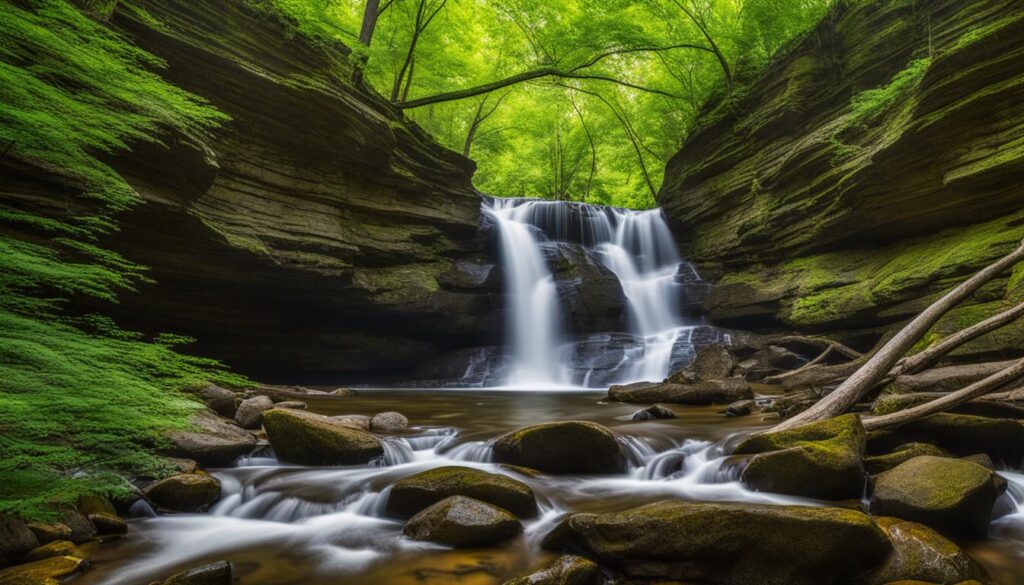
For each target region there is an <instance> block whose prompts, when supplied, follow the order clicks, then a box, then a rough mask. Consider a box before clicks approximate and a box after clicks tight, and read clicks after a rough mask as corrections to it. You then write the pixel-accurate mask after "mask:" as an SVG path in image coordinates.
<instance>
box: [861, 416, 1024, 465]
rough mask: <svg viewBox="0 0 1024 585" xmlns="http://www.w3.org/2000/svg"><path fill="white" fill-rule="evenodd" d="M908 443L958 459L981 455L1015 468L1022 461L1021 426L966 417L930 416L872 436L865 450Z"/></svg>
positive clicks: (1023, 428) (1023, 433) (1023, 440)
mask: <svg viewBox="0 0 1024 585" xmlns="http://www.w3.org/2000/svg"><path fill="white" fill-rule="evenodd" d="M912 441H919V442H925V443H933V444H936V445H938V446H940V447H943V448H945V449H949V450H950V451H952V452H953V453H956V454H957V455H962V456H966V455H975V454H977V453H985V454H987V455H988V456H990V457H991V458H992V459H993V460H994V461H996V462H999V463H1005V464H1006V465H1009V466H1010V467H1017V466H1018V465H1019V464H1020V463H1021V460H1022V458H1024V424H1022V423H1021V422H1020V421H1016V420H1012V419H1004V418H986V417H981V416H972V415H968V414H949V413H942V414H933V415H932V416H929V417H925V418H922V419H920V420H916V421H913V422H910V423H907V424H905V425H902V426H900V427H897V428H895V429H892V430H889V431H881V432H877V433H872V434H871V436H870V437H869V441H868V447H869V448H870V449H871V450H872V452H877V451H879V450H881V451H890V450H892V449H893V448H894V447H896V446H898V445H901V444H903V443H909V442H912Z"/></svg>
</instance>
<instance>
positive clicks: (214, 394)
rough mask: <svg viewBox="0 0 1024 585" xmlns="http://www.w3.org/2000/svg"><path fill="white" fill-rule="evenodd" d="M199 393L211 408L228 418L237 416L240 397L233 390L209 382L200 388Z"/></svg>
mask: <svg viewBox="0 0 1024 585" xmlns="http://www.w3.org/2000/svg"><path fill="white" fill-rule="evenodd" d="M197 394H198V395H199V398H200V399H201V400H202V401H203V403H204V404H206V406H207V407H208V408H209V409H210V410H212V411H214V412H216V413H217V414H219V415H221V416H223V417H226V418H234V417H235V409H236V406H237V405H238V401H237V398H238V397H237V396H236V395H235V393H234V392H232V391H231V390H228V389H227V388H221V387H220V386H217V385H216V384H208V385H206V386H204V387H202V388H200V389H199V390H198V392H197Z"/></svg>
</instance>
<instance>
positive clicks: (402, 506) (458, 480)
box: [387, 465, 537, 518]
mask: <svg viewBox="0 0 1024 585" xmlns="http://www.w3.org/2000/svg"><path fill="white" fill-rule="evenodd" d="M451 496H466V497H468V498H474V499H476V500H480V501H482V502H486V503H488V504H493V505H495V506H498V507H500V508H504V509H505V510H508V511H509V512H512V513H513V514H515V515H516V516H518V517H520V518H532V517H534V516H536V515H537V501H536V499H535V497H534V494H533V489H532V488H531V487H530V486H528V485H526V484H525V483H523V482H521V481H518V480H515V479H512V478H511V477H508V476H507V475H501V474H498V473H487V472H486V471H480V470H478V469H473V468H470V467H461V466H454V465H453V466H448V467H438V468H436V469H430V470H427V471H423V472H421V473H417V474H415V475H410V476H408V477H403V478H402V479H400V480H398V481H396V482H395V483H394V484H392V486H391V493H390V494H389V495H388V503H387V513H388V514H389V515H391V516H396V517H399V518H409V517H411V516H413V515H415V514H416V513H417V512H419V511H421V510H423V509H424V508H427V507H429V506H432V505H434V504H436V503H437V502H440V501H441V500H444V499H446V498H449V497H451Z"/></svg>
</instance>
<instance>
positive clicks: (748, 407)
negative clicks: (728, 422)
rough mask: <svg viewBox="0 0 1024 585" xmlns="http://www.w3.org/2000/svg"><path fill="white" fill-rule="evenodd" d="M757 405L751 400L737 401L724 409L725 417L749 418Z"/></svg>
mask: <svg viewBox="0 0 1024 585" xmlns="http://www.w3.org/2000/svg"><path fill="white" fill-rule="evenodd" d="M755 406H757V403H756V402H754V401H753V400H737V401H736V402H733V403H732V404H730V405H729V406H728V407H726V409H725V416H749V415H750V414H751V413H752V412H754V407H755Z"/></svg>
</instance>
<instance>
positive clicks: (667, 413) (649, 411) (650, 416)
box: [633, 404, 676, 420]
mask: <svg viewBox="0 0 1024 585" xmlns="http://www.w3.org/2000/svg"><path fill="white" fill-rule="evenodd" d="M666 418H676V413H674V412H672V411H671V410H669V409H667V408H665V407H664V406H659V405H657V404H655V405H654V406H650V407H648V408H645V409H643V410H638V411H636V412H634V413H633V420H655V419H666Z"/></svg>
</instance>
